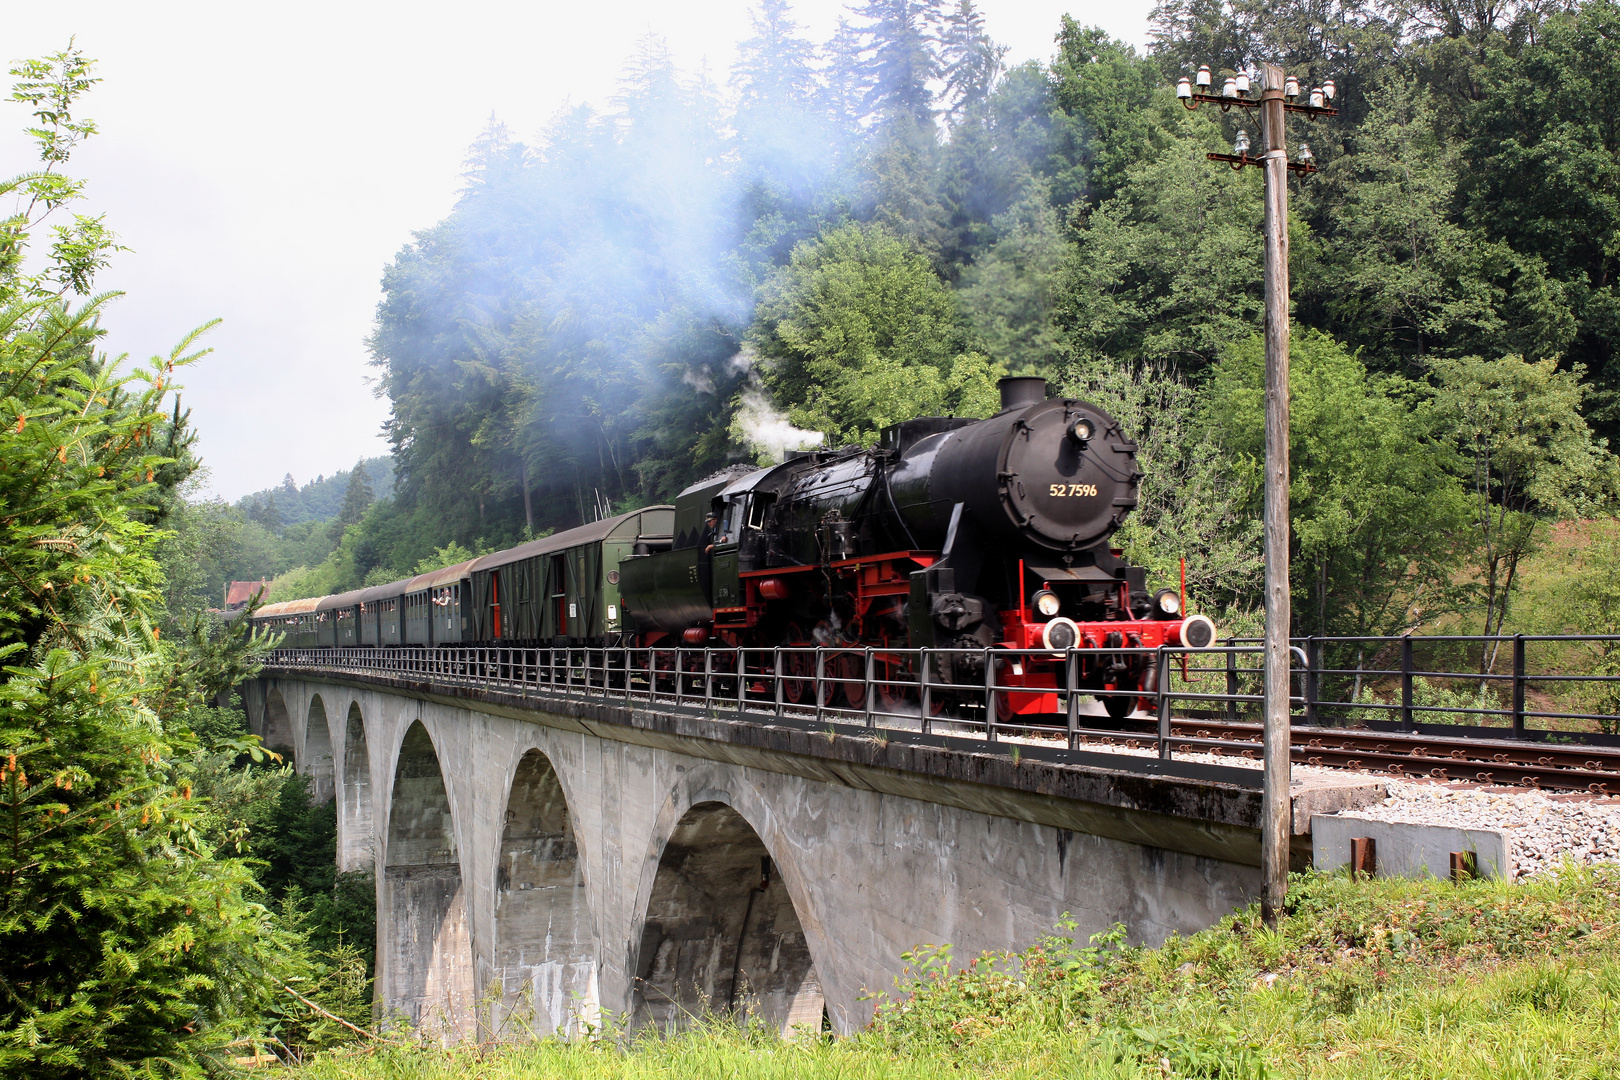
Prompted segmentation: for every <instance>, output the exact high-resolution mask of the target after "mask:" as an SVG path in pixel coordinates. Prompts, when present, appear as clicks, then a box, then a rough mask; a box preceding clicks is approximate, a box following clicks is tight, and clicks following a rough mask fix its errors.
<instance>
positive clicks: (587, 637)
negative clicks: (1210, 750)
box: [254, 377, 1215, 720]
mask: <svg viewBox="0 0 1620 1080" xmlns="http://www.w3.org/2000/svg"><path fill="white" fill-rule="evenodd" d="M1000 390H1001V411H1000V412H998V413H997V414H996V415H995V416H993V417H990V418H989V419H987V420H971V419H959V418H948V417H925V418H921V419H916V420H908V421H905V422H903V423H899V424H895V425H893V426H892V427H889V428H887V429H885V430H884V431H883V432H882V433H881V436H880V439H879V441H878V444H877V445H876V446H874V447H872V448H871V449H860V448H855V447H846V448H844V449H840V450H824V451H822V450H818V451H801V452H797V453H793V454H790V455H789V456H788V459H787V460H786V461H785V462H783V463H782V464H780V465H776V466H772V467H769V468H762V469H761V468H749V467H733V468H732V469H729V470H726V471H724V472H722V473H719V474H717V475H715V476H711V477H709V478H707V479H705V480H702V481H700V482H698V483H696V484H694V485H692V486H691V487H688V488H687V489H686V490H684V491H682V492H681V493H680V494H679V495H678V496H676V499H675V502H674V505H673V506H654V507H646V508H643V509H640V510H634V511H631V512H629V513H627V514H621V515H618V516H617V517H612V518H608V519H605V520H602V521H597V522H593V523H592V524H589V525H584V526H581V527H580V528H577V529H572V530H569V531H567V532H563V533H558V534H556V535H553V536H549V537H545V538H543V539H540V540H535V541H531V542H530V543H527V544H523V545H521V546H519V547H516V548H512V549H510V550H508V551H502V552H497V553H495V554H493V555H488V556H484V557H483V558H480V559H475V560H472V561H469V562H466V563H462V564H459V565H457V566H453V567H447V568H445V569H443V570H439V571H435V572H433V573H431V574H424V575H420V576H418V577H416V578H411V579H406V580H402V581H398V582H393V583H391V584H389V585H380V586H376V587H374V588H370V589H364V590H358V591H355V592H351V593H345V594H342V595H339V596H332V597H323V598H319V599H316V600H298V601H290V602H287V603H282V604H271V605H267V606H265V607H263V608H261V609H259V611H258V612H256V613H255V615H254V621H255V623H256V624H258V625H259V626H262V627H263V628H264V629H265V630H267V631H279V632H282V633H285V634H286V635H287V640H286V644H287V645H289V646H293V647H298V646H303V647H316V648H319V647H341V646H357V647H364V646H372V645H394V644H399V645H406V646H420V647H436V646H442V645H451V644H465V643H472V642H476V643H499V644H505V645H517V646H538V647H548V646H550V647H555V646H565V645H566V646H601V645H629V646H633V647H649V646H666V647H667V646H670V645H674V644H680V645H684V646H703V645H726V646H754V647H762V646H774V645H787V646H801V647H803V646H822V647H824V649H825V650H827V652H826V653H824V654H823V655H824V663H827V664H828V667H827V668H826V670H825V674H826V675H828V676H829V678H827V679H825V680H824V681H823V684H822V685H823V691H824V692H830V691H829V690H828V688H835V689H834V691H831V692H837V693H841V694H842V695H843V697H844V699H845V700H844V702H839V703H837V704H848V705H850V706H852V707H855V708H862V707H865V705H866V704H867V702H866V700H865V695H866V692H867V690H866V688H867V686H868V685H871V686H874V687H876V689H877V693H878V694H879V695H880V697H881V698H882V701H881V702H880V704H881V705H882V706H883V707H884V708H900V707H903V702H904V699H905V698H906V697H907V696H909V694H910V693H912V692H913V691H912V690H911V689H909V687H911V686H912V684H916V683H918V682H919V681H920V676H921V674H922V673H921V672H919V671H918V670H917V657H918V655H919V654H918V653H916V652H915V651H914V650H915V649H916V648H917V647H918V646H930V647H934V648H937V649H940V650H944V651H941V652H936V653H930V654H928V655H929V656H930V657H931V661H930V662H931V663H933V664H934V665H935V667H934V669H933V670H931V671H929V672H927V677H928V680H929V682H930V683H931V684H932V685H934V686H936V687H938V688H940V690H941V691H942V693H940V694H937V695H934V700H936V701H938V702H940V703H941V706H940V707H942V708H949V707H950V705H949V702H950V690H949V688H950V687H951V686H952V685H955V686H962V687H978V688H980V689H981V690H982V688H983V686H984V682H985V677H986V672H985V670H984V665H985V663H986V662H987V658H988V659H989V662H991V663H994V664H995V665H996V667H995V670H994V671H993V672H991V673H989V674H991V676H992V677H993V678H994V681H995V683H996V685H998V686H1001V687H1007V688H1017V689H1016V691H1015V692H1006V693H1002V694H999V695H997V696H996V703H997V704H996V709H997V712H998V713H999V714H1000V719H1003V720H1008V719H1011V718H1012V717H1014V716H1028V717H1033V716H1036V715H1039V714H1046V713H1052V712H1055V711H1056V709H1057V706H1058V690H1059V688H1060V687H1061V686H1062V685H1063V683H1062V679H1063V665H1064V663H1065V662H1066V656H1067V654H1068V652H1069V650H1071V649H1072V650H1078V653H1077V657H1078V660H1079V668H1078V678H1079V683H1078V685H1079V687H1080V688H1081V689H1083V690H1104V691H1126V693H1123V694H1121V693H1115V694H1109V695H1105V696H1103V701H1104V704H1105V705H1106V707H1107V711H1108V712H1109V713H1110V714H1112V715H1114V716H1116V717H1122V716H1124V715H1126V714H1127V713H1128V712H1130V711H1131V709H1132V708H1134V707H1135V705H1136V704H1137V698H1136V697H1135V696H1132V695H1131V694H1130V693H1129V691H1139V692H1140V693H1141V694H1143V695H1146V694H1150V693H1152V692H1153V690H1154V689H1155V688H1154V686H1153V678H1154V672H1155V668H1154V666H1153V665H1152V663H1151V662H1150V661H1149V658H1147V657H1145V656H1143V655H1141V654H1134V653H1130V652H1124V651H1116V650H1125V649H1135V648H1153V647H1156V646H1159V645H1180V646H1186V647H1189V648H1206V647H1208V646H1210V645H1212V644H1213V643H1214V641H1215V626H1214V624H1213V623H1211V622H1210V620H1209V619H1208V618H1206V617H1205V616H1203V615H1188V614H1186V612H1185V610H1184V607H1185V600H1184V597H1183V596H1182V595H1181V593H1180V592H1179V591H1178V590H1176V589H1174V588H1160V589H1158V590H1157V591H1152V592H1150V591H1149V589H1148V584H1147V580H1146V574H1145V571H1144V570H1143V569H1142V568H1141V567H1136V566H1132V565H1130V564H1129V563H1128V562H1127V561H1126V560H1125V559H1124V557H1123V554H1122V552H1120V551H1118V550H1116V549H1113V548H1111V547H1110V546H1109V538H1110V537H1111V536H1112V535H1113V533H1114V532H1115V530H1117V529H1118V528H1119V526H1120V525H1121V524H1122V523H1123V522H1124V520H1125V517H1126V515H1127V514H1129V513H1130V511H1131V510H1132V508H1134V507H1135V506H1136V502H1137V488H1138V485H1139V483H1140V481H1141V479H1142V474H1141V472H1140V471H1139V470H1138V469H1137V465H1136V446H1135V444H1134V443H1133V442H1131V441H1130V440H1129V439H1128V438H1127V437H1126V435H1125V433H1124V432H1123V431H1122V430H1121V428H1120V426H1119V424H1118V423H1117V422H1116V421H1115V420H1114V419H1113V418H1112V417H1110V416H1109V415H1108V414H1107V413H1105V412H1104V411H1103V410H1102V409H1099V408H1097V407H1096V406H1094V405H1091V404H1088V403H1086V402H1082V401H1075V400H1064V399H1052V398H1048V397H1047V388H1046V382H1045V380H1043V379H1039V378H1024V377H1014V378H1006V379H1002V380H1001V383H1000ZM869 649H870V655H871V657H872V663H873V664H874V666H875V668H876V670H875V671H874V672H873V674H874V676H875V678H874V679H873V680H871V681H870V683H869V682H868V680H866V679H865V678H864V675H865V670H866V664H867V662H868V661H867V656H868V650H869ZM1006 649H1017V650H1037V652H1036V653H1034V654H1030V653H1023V654H1009V655H1008V656H1007V657H1006V658H998V657H996V653H997V652H998V651H1001V650H1006ZM908 650H912V651H908ZM784 661H785V665H786V666H785V669H784V675H785V676H786V678H784V680H783V692H784V695H785V696H786V697H787V698H788V700H789V701H794V702H796V701H798V700H800V699H801V698H802V697H803V696H804V695H805V694H807V693H809V692H810V689H809V688H810V687H811V686H812V685H813V683H812V681H811V678H810V677H811V675H812V668H813V663H814V661H813V660H812V654H811V653H810V652H809V651H791V652H787V653H785V654H784ZM978 700H981V701H982V700H983V698H982V694H981V695H979V697H978Z"/></svg>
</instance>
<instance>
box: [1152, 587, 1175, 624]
mask: <svg viewBox="0 0 1620 1080" xmlns="http://www.w3.org/2000/svg"><path fill="white" fill-rule="evenodd" d="M1153 611H1154V614H1156V615H1158V616H1159V618H1161V619H1173V618H1175V617H1176V616H1177V615H1180V614H1181V594H1180V593H1178V592H1176V590H1174V589H1160V590H1159V591H1158V592H1156V593H1154V594H1153Z"/></svg>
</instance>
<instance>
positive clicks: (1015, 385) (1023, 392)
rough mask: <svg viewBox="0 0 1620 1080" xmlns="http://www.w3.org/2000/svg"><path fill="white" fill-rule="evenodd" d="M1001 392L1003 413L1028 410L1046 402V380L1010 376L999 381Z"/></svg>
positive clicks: (1033, 376) (1037, 377) (1031, 376)
mask: <svg viewBox="0 0 1620 1080" xmlns="http://www.w3.org/2000/svg"><path fill="white" fill-rule="evenodd" d="M996 386H997V387H999V388H1000V390H1001V411H1002V412H1006V411H1007V410H1008V409H1026V408H1028V407H1029V406H1031V405H1039V404H1040V403H1041V402H1043V401H1045V400H1046V380H1045V379H1043V378H1041V377H1040V376H1038V375H1009V376H1007V377H1006V378H1005V379H997V380H996Z"/></svg>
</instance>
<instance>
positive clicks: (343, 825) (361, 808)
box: [338, 702, 377, 870]
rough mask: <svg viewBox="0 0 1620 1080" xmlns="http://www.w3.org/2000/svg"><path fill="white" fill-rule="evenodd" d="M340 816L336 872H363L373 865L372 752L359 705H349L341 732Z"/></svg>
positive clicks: (352, 703)
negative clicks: (341, 793)
mask: <svg viewBox="0 0 1620 1080" xmlns="http://www.w3.org/2000/svg"><path fill="white" fill-rule="evenodd" d="M342 809H343V813H342V815H341V816H340V817H339V818H338V822H339V825H340V830H341V834H342V835H341V837H340V841H341V844H342V846H341V848H340V849H339V851H338V869H340V870H365V869H370V868H371V867H373V866H374V865H375V862H376V844H377V837H376V828H377V827H376V824H375V818H374V816H373V814H372V810H371V751H370V750H369V748H368V747H367V746H366V724H365V720H364V718H363V717H361V715H360V703H359V702H350V703H349V719H348V723H347V724H346V725H345V726H344V732H343V807H342Z"/></svg>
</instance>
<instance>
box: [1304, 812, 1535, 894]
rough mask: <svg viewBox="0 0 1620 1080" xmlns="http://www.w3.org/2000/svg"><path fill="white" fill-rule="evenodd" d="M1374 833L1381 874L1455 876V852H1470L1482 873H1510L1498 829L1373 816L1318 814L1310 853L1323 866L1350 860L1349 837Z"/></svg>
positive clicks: (1504, 840) (1503, 837)
mask: <svg viewBox="0 0 1620 1080" xmlns="http://www.w3.org/2000/svg"><path fill="white" fill-rule="evenodd" d="M1362 836H1370V837H1372V839H1373V841H1374V845H1375V846H1374V853H1375V855H1376V858H1377V869H1376V871H1375V873H1376V874H1378V875H1379V876H1387V877H1425V876H1433V877H1436V878H1440V879H1442V880H1444V879H1446V878H1449V877H1451V853H1452V852H1453V851H1472V852H1474V853H1475V856H1474V857H1475V861H1476V866H1477V868H1478V872H1479V875H1480V876H1481V877H1490V878H1499V877H1503V876H1507V877H1512V875H1513V860H1512V859H1511V858H1510V857H1509V856H1510V854H1511V853H1510V850H1509V848H1508V838H1507V834H1506V833H1503V832H1499V831H1497V830H1495V829H1458V828H1453V827H1451V826H1448V825H1413V824H1406V823H1402V822H1391V821H1373V820H1371V819H1369V818H1361V817H1356V816H1354V815H1353V814H1347V815H1344V816H1337V815H1336V816H1332V817H1328V816H1323V815H1318V816H1316V817H1313V818H1312V819H1311V856H1312V861H1313V862H1314V863H1315V865H1316V867H1317V869H1319V870H1338V869H1341V868H1342V867H1345V866H1348V865H1349V864H1350V841H1351V840H1352V839H1354V838H1356V837H1362Z"/></svg>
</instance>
